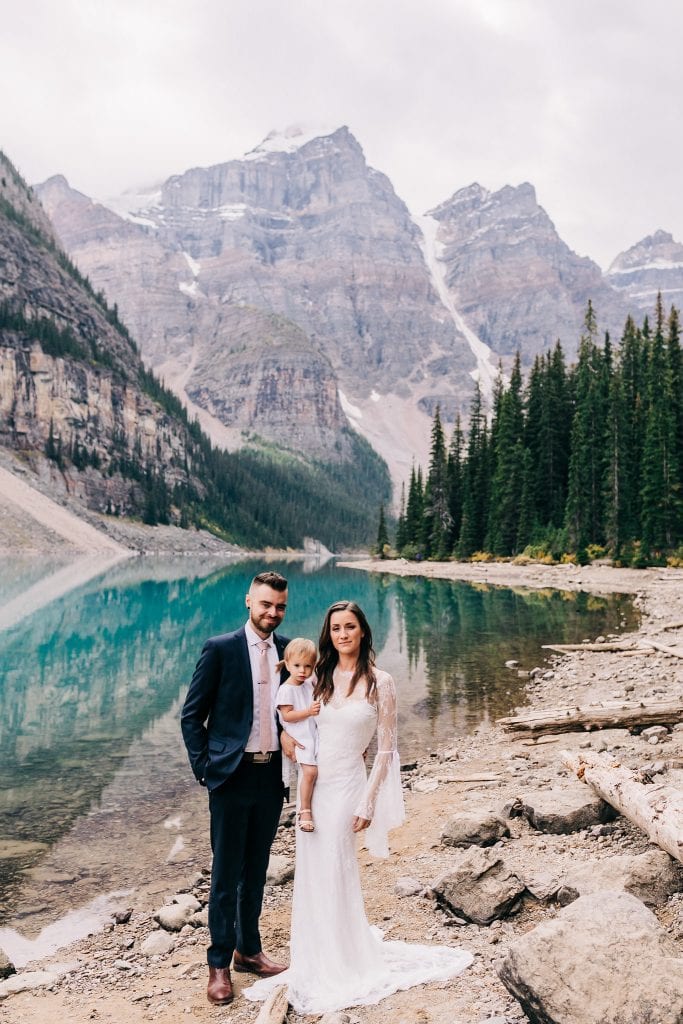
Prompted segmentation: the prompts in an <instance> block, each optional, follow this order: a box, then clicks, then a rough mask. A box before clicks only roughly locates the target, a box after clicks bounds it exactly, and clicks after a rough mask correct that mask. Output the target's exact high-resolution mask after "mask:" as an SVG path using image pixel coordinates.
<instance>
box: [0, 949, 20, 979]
mask: <svg viewBox="0 0 683 1024" xmlns="http://www.w3.org/2000/svg"><path fill="white" fill-rule="evenodd" d="M16 973H17V971H16V967H15V966H14V964H13V963H12V961H11V960H10V958H9V957H8V956H7V954H6V953H5V952H4V951H3V950H2V949H0V981H4V979H5V978H9V976H10V975H11V974H16Z"/></svg>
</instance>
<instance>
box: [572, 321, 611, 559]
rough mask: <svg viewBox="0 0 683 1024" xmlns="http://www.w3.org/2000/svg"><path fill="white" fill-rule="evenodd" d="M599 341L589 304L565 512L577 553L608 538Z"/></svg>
mask: <svg viewBox="0 0 683 1024" xmlns="http://www.w3.org/2000/svg"><path fill="white" fill-rule="evenodd" d="M596 336H597V323H596V320H595V314H594V312H593V306H592V303H591V302H590V301H589V303H588V309H587V312H586V319H585V327H584V333H583V335H582V336H581V343H580V346H579V361H578V365H577V367H576V371H575V374H574V379H575V403H576V405H575V411H574V418H573V421H572V430H571V442H570V444H571V455H570V460H569V483H568V493H567V511H566V523H567V531H568V534H569V541H570V544H572V545H573V547H574V548H575V550H576V551H577V552H579V551H583V550H584V549H585V548H586V547H587V546H588V545H589V544H591V543H593V544H601V543H602V542H603V539H604V482H605V431H606V421H607V392H606V390H605V375H604V356H603V353H602V352H601V351H600V349H599V348H598V345H597V343H596Z"/></svg>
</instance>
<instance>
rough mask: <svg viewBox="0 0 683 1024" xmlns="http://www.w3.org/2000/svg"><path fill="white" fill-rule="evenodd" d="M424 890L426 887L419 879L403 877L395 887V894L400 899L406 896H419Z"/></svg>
mask: <svg viewBox="0 0 683 1024" xmlns="http://www.w3.org/2000/svg"><path fill="white" fill-rule="evenodd" d="M423 889H424V885H423V884H422V882H419V881H418V880H417V878H411V877H410V876H409V875H403V876H402V877H401V878H399V879H398V881H397V882H396V885H395V886H394V892H395V893H396V895H397V896H398V897H399V898H400V899H402V898H403V897H404V896H417V895H418V894H419V893H421V892H422V890H423Z"/></svg>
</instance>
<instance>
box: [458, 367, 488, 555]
mask: <svg viewBox="0 0 683 1024" xmlns="http://www.w3.org/2000/svg"><path fill="white" fill-rule="evenodd" d="M463 483H464V487H463V503H462V523H461V526H460V536H459V538H458V548H457V553H458V558H469V557H470V555H472V554H473V553H474V552H475V551H479V550H481V549H482V548H483V545H484V536H485V533H486V525H487V515H486V513H487V509H488V498H489V491H490V458H489V447H488V436H487V429H486V417H485V416H484V412H483V409H482V401H481V389H480V387H479V383H477V384H476V385H475V389H474V396H473V398H472V406H471V410H470V427H469V431H468V435H467V464H466V469H465V473H464V479H463Z"/></svg>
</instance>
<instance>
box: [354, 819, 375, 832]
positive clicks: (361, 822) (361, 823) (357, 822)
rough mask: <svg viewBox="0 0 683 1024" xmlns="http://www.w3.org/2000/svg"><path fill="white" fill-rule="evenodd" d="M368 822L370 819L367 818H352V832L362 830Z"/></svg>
mask: <svg viewBox="0 0 683 1024" xmlns="http://www.w3.org/2000/svg"><path fill="white" fill-rule="evenodd" d="M369 824H370V821H369V819H368V818H354V819H353V824H352V826H351V827H352V829H353V831H354V832H362V831H363V829H366V828H367V827H368V825H369Z"/></svg>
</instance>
